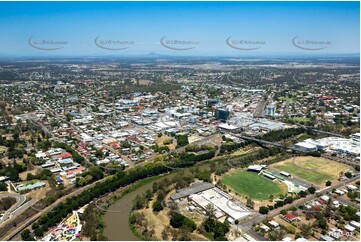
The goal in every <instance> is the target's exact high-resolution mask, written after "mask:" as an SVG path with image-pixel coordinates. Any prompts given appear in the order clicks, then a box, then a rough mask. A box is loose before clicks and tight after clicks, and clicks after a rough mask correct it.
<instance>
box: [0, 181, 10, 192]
mask: <svg viewBox="0 0 361 242" xmlns="http://www.w3.org/2000/svg"><path fill="white" fill-rule="evenodd" d="M7 190H8V185H6V183H0V191H7Z"/></svg>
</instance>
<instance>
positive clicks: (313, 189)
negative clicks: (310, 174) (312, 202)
mask: <svg viewBox="0 0 361 242" xmlns="http://www.w3.org/2000/svg"><path fill="white" fill-rule="evenodd" d="M307 190H308V191H309V193H311V194H314V193H315V192H316V188H314V187H309V188H308V189H307Z"/></svg>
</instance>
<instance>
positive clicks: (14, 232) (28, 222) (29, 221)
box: [0, 177, 107, 241]
mask: <svg viewBox="0 0 361 242" xmlns="http://www.w3.org/2000/svg"><path fill="white" fill-rule="evenodd" d="M106 179H107V177H105V178H103V179H101V180H98V181H96V182H94V183H91V184H89V185H86V186H84V187H81V188H78V189H77V190H75V191H73V192H71V193H69V194H67V195H65V196H63V197H61V198H59V199H57V200H56V201H55V202H54V203H52V204H51V205H49V206H48V207H45V208H44V209H43V210H42V211H39V212H38V213H36V214H34V215H33V216H32V217H31V218H28V219H27V220H26V221H23V223H22V224H18V226H17V227H16V228H12V229H11V230H9V231H8V233H7V234H4V235H0V236H1V237H0V240H2V241H4V240H10V239H12V238H14V237H15V236H17V235H18V234H19V233H20V232H21V231H23V230H24V229H26V228H27V227H28V226H30V225H32V224H33V223H34V222H35V221H36V220H37V219H38V218H39V217H40V216H41V215H42V214H44V213H46V212H49V211H50V210H51V209H53V208H54V207H55V206H56V205H58V204H59V203H61V202H63V201H64V200H65V199H67V198H68V197H73V196H76V195H79V194H80V193H82V192H83V191H85V190H87V189H89V188H91V187H93V186H95V185H96V184H98V183H99V182H103V181H105V180H106ZM27 208H28V207H27ZM24 210H25V209H24Z"/></svg>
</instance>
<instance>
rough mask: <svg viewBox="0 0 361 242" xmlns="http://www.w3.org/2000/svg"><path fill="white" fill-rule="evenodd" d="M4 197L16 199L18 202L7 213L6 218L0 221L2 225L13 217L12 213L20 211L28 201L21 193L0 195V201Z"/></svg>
mask: <svg viewBox="0 0 361 242" xmlns="http://www.w3.org/2000/svg"><path fill="white" fill-rule="evenodd" d="M4 197H14V198H15V199H16V201H17V202H16V203H15V204H14V205H12V206H11V207H10V208H9V209H8V210H7V211H6V212H5V214H4V216H3V217H2V218H1V219H0V224H2V223H3V222H5V221H6V220H7V219H8V218H9V217H10V216H11V214H12V212H13V211H15V210H16V209H18V208H19V207H20V206H21V205H22V204H23V203H24V202H25V201H26V197H25V196H24V195H21V194H19V193H10V192H4V193H0V199H1V198H4Z"/></svg>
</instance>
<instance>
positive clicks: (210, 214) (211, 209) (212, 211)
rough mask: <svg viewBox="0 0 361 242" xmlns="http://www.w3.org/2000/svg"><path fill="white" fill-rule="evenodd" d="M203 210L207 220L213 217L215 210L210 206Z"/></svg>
mask: <svg viewBox="0 0 361 242" xmlns="http://www.w3.org/2000/svg"><path fill="white" fill-rule="evenodd" d="M205 210H206V215H207V216H208V218H214V217H215V214H216V209H215V207H214V206H213V205H212V204H210V203H208V204H207V205H206V207H205Z"/></svg>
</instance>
